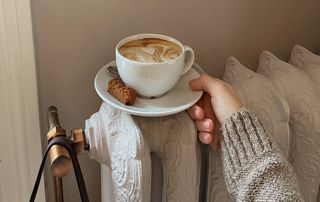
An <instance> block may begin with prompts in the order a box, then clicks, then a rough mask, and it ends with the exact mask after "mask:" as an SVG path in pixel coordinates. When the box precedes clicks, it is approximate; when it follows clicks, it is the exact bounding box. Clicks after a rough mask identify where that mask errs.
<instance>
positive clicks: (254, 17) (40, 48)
mask: <svg viewBox="0 0 320 202" xmlns="http://www.w3.org/2000/svg"><path fill="white" fill-rule="evenodd" d="M31 2H32V13H33V26H34V35H35V36H34V37H35V43H36V44H35V45H36V60H37V71H38V72H37V73H38V84H39V96H40V110H41V118H42V120H45V111H46V108H47V107H48V106H49V105H52V104H53V105H56V106H58V108H59V110H60V115H61V122H62V124H63V126H64V127H65V128H66V129H67V130H68V131H69V130H70V129H72V128H77V127H84V121H85V119H86V118H88V117H89V116H90V115H91V114H92V113H94V112H95V111H97V110H98V107H99V105H100V102H101V101H100V99H99V97H98V96H97V95H96V93H95V90H94V87H93V80H94V76H95V74H96V72H97V71H98V70H99V68H101V67H102V66H103V65H104V64H105V63H107V62H109V61H110V60H113V59H114V47H115V44H116V43H117V41H118V40H120V39H121V38H123V37H125V36H127V35H131V34H134V33H143V32H154V33H162V34H167V35H170V36H173V37H175V38H177V39H179V40H180V41H182V42H183V43H185V44H188V45H190V46H191V47H193V48H194V50H195V52H196V61H197V62H198V63H200V65H202V66H203V67H204V69H205V70H206V71H207V72H208V73H210V74H211V75H215V76H218V77H220V76H222V74H223V72H224V61H225V59H226V57H227V56H229V55H233V56H235V57H237V58H238V59H240V61H241V62H243V63H244V64H245V65H248V66H249V67H251V68H252V69H255V66H256V65H257V62H258V56H259V53H260V52H261V51H262V50H264V49H268V50H271V51H272V52H273V53H274V54H276V55H277V56H279V57H280V58H282V59H285V60H287V59H288V57H289V52H290V49H291V48H292V46H293V45H294V44H297V43H299V44H302V45H304V46H305V47H307V48H309V49H310V50H312V51H315V50H319V49H320V12H319V11H320V1H318V0H265V1H261V0H260V1H259V0H220V1H218V0H204V1H199V0H198V1H197V0H175V1H169V0H158V1H156V0H53V1H43V0H32V1H31ZM45 131H46V124H45V122H42V132H43V134H44V133H45ZM80 163H81V166H82V169H83V172H84V176H85V181H86V183H87V187H88V191H89V194H90V198H91V200H92V201H100V187H99V186H100V173H99V165H98V164H97V163H96V162H94V161H91V160H88V158H87V157H82V158H81V162H80ZM49 185H50V183H49ZM64 186H65V187H64V188H65V199H66V201H78V200H79V198H78V195H79V194H78V191H77V188H76V181H75V179H74V176H73V175H72V176H70V177H68V178H67V179H66V180H65V184H64ZM49 189H50V190H49V191H50V192H52V189H51V188H49ZM49 191H48V196H49V197H52V194H50V193H49Z"/></svg>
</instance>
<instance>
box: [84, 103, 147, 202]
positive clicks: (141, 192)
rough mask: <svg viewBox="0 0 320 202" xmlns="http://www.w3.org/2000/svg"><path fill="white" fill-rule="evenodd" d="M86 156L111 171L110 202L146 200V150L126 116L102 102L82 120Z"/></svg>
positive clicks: (135, 127) (129, 118) (136, 129)
mask: <svg viewBox="0 0 320 202" xmlns="http://www.w3.org/2000/svg"><path fill="white" fill-rule="evenodd" d="M86 136H87V138H88V141H89V144H90V153H89V154H90V157H91V158H93V159H95V160H97V161H99V162H100V163H103V164H106V165H108V166H109V167H110V168H111V170H112V186H113V189H112V190H103V191H107V192H108V193H109V194H108V195H111V196H112V197H111V198H112V200H113V201H121V202H122V201H123V202H133V201H134V202H136V201H149V200H150V194H151V169H150V168H151V161H150V151H149V147H148V145H147V144H146V142H145V141H144V138H143V136H142V134H141V132H140V129H139V128H138V127H137V126H136V125H135V124H134V122H133V120H132V118H131V116H130V115H128V114H126V113H124V112H122V111H119V110H117V109H114V108H112V107H110V106H109V105H107V104H106V103H103V104H102V105H101V107H100V110H99V111H98V112H97V113H95V114H93V115H92V116H91V118H90V119H88V120H87V121H86Z"/></svg>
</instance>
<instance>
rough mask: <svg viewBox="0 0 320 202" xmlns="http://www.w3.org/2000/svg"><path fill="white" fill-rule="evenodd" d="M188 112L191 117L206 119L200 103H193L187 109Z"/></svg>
mask: <svg viewBox="0 0 320 202" xmlns="http://www.w3.org/2000/svg"><path fill="white" fill-rule="evenodd" d="M187 112H188V113H189V115H190V116H191V118H193V119H195V120H203V119H204V114H205V113H204V111H203V109H202V108H201V107H200V106H198V105H193V106H192V107H190V108H189V109H187Z"/></svg>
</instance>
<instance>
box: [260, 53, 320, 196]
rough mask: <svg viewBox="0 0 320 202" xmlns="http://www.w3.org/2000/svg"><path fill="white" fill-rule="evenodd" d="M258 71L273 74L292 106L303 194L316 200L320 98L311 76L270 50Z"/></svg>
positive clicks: (319, 165)
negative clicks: (278, 57)
mask: <svg viewBox="0 0 320 202" xmlns="http://www.w3.org/2000/svg"><path fill="white" fill-rule="evenodd" d="M258 71H259V72H261V73H263V74H265V75H266V76H267V77H269V78H270V79H271V80H272V82H273V83H274V84H275V86H276V88H277V89H279V90H280V92H281V94H282V95H283V97H285V98H286V100H287V101H288V104H289V106H290V125H291V127H292V134H293V137H294V138H295V141H294V142H295V143H296V144H295V145H294V148H293V151H292V154H293V161H292V164H293V167H294V169H295V171H296V174H297V177H298V180H299V183H300V188H301V191H302V195H303V197H304V199H305V200H306V201H310V202H313V201H316V200H317V196H318V189H319V183H320V147H319V145H320V129H319V125H320V98H319V97H318V94H317V92H316V89H315V88H314V86H313V83H312V81H311V79H310V77H309V76H307V75H306V74H305V73H304V72H302V71H301V70H299V69H297V68H295V67H294V66H292V65H290V64H288V63H285V62H283V61H281V60H279V59H277V58H276V57H275V56H273V55H272V54H271V53H269V52H263V53H262V55H261V57H260V66H259V68H258Z"/></svg>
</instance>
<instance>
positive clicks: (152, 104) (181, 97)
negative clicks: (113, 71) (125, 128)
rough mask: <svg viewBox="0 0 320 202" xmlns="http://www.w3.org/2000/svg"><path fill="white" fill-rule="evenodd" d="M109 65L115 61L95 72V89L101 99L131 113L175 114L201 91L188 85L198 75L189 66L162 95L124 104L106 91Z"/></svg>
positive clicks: (184, 107) (200, 93)
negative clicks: (194, 89) (173, 85)
mask: <svg viewBox="0 0 320 202" xmlns="http://www.w3.org/2000/svg"><path fill="white" fill-rule="evenodd" d="M110 65H115V61H112V62H110V63H108V64H106V65H105V66H104V67H102V68H101V69H100V70H99V72H98V73H97V75H96V78H95V80H94V86H95V89H96V91H97V93H98V95H99V96H100V97H101V98H102V100H103V101H105V102H106V103H108V104H110V105H111V106H113V107H115V108H117V109H120V110H123V111H126V112H128V113H129V114H132V115H137V116H146V117H158V116H167V115H171V114H176V113H178V112H181V111H183V110H185V109H188V108H189V107H191V106H192V105H194V104H195V103H196V102H197V101H198V100H199V99H200V97H201V96H202V93H203V92H202V91H192V90H191V89H190V87H189V81H190V80H192V79H195V78H198V77H199V76H200V74H199V73H198V72H197V71H196V70H195V69H193V68H191V69H190V70H189V71H188V72H187V73H186V74H185V75H183V76H182V77H181V78H180V80H179V81H178V82H177V84H176V85H175V87H174V88H173V89H172V90H170V91H169V92H168V93H167V94H165V95H163V96H162V97H159V98H154V99H144V98H140V97H138V98H137V99H136V101H135V103H134V105H132V106H126V105H124V104H122V103H121V102H120V101H118V100H117V99H116V98H114V97H113V96H112V95H110V94H109V93H108V91H107V87H108V81H109V80H111V79H113V77H112V76H111V75H109V74H108V72H107V67H108V66H110Z"/></svg>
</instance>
